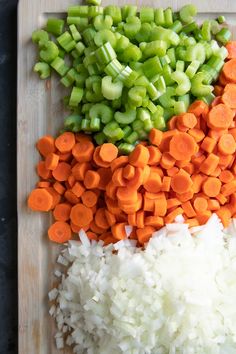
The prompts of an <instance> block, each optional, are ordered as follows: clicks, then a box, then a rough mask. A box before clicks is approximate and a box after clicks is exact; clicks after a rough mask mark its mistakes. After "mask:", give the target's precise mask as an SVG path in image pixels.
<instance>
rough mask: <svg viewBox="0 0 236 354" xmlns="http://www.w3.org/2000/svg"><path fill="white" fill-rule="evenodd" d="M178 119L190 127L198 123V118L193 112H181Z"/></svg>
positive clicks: (180, 122) (183, 124)
mask: <svg viewBox="0 0 236 354" xmlns="http://www.w3.org/2000/svg"><path fill="white" fill-rule="evenodd" d="M177 121H178V123H179V124H181V125H182V126H184V127H186V128H188V129H193V128H194V127H195V126H196V124H197V118H196V117H195V115H194V114H193V113H191V112H189V113H183V114H180V115H179V117H178V120H177Z"/></svg>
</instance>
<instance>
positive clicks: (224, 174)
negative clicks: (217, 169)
mask: <svg viewBox="0 0 236 354" xmlns="http://www.w3.org/2000/svg"><path fill="white" fill-rule="evenodd" d="M219 179H220V181H221V182H222V183H228V182H231V181H232V180H233V179H234V175H233V173H232V172H231V171H229V170H224V171H221V173H220V175H219Z"/></svg>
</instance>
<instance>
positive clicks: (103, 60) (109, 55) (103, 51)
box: [95, 42, 116, 65]
mask: <svg viewBox="0 0 236 354" xmlns="http://www.w3.org/2000/svg"><path fill="white" fill-rule="evenodd" d="M95 55H96V58H97V60H98V62H99V63H100V64H102V65H107V64H109V63H110V62H111V61H112V60H113V59H115V58H116V52H115V51H114V49H113V48H112V46H111V44H110V43H109V42H107V43H105V44H104V45H103V46H101V47H100V48H98V49H97V50H96V51H95Z"/></svg>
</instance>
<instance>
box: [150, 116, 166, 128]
mask: <svg viewBox="0 0 236 354" xmlns="http://www.w3.org/2000/svg"><path fill="white" fill-rule="evenodd" d="M153 126H154V128H156V129H158V130H162V131H164V130H166V122H165V119H164V117H159V118H157V119H155V120H154V121H153Z"/></svg>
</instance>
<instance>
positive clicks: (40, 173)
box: [37, 161, 52, 179]
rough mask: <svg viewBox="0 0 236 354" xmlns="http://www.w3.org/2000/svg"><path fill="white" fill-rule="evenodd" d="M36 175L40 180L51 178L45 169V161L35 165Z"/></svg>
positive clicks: (48, 171)
mask: <svg viewBox="0 0 236 354" xmlns="http://www.w3.org/2000/svg"><path fill="white" fill-rule="evenodd" d="M37 174H38V176H39V177H41V178H42V179H49V178H50V177H51V175H52V174H51V171H50V170H48V169H47V168H46V164H45V161H39V162H38V164H37Z"/></svg>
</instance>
